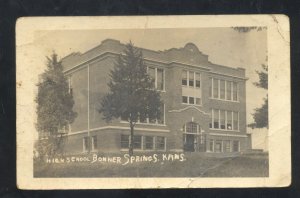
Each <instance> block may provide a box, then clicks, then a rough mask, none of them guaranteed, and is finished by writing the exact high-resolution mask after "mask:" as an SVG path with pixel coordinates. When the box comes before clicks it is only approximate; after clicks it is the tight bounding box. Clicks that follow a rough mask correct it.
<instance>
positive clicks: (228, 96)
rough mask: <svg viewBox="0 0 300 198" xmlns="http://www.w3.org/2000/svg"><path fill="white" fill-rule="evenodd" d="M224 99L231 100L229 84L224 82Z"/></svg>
mask: <svg viewBox="0 0 300 198" xmlns="http://www.w3.org/2000/svg"><path fill="white" fill-rule="evenodd" d="M226 84H227V85H226V99H227V100H231V82H229V81H227V82H226Z"/></svg>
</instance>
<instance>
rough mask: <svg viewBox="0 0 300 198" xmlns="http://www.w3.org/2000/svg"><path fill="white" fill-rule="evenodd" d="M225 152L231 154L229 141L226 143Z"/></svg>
mask: <svg viewBox="0 0 300 198" xmlns="http://www.w3.org/2000/svg"><path fill="white" fill-rule="evenodd" d="M224 151H225V152H230V141H229V140H226V141H224Z"/></svg>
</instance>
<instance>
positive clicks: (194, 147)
mask: <svg viewBox="0 0 300 198" xmlns="http://www.w3.org/2000/svg"><path fill="white" fill-rule="evenodd" d="M183 150H184V151H187V152H195V151H201V152H205V136H204V134H203V131H202V130H201V127H200V125H199V124H197V123H196V122H188V123H186V124H185V125H183Z"/></svg>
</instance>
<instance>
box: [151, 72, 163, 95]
mask: <svg viewBox="0 0 300 198" xmlns="http://www.w3.org/2000/svg"><path fill="white" fill-rule="evenodd" d="M148 74H149V76H150V77H151V78H152V79H153V80H154V88H155V89H157V90H161V91H164V90H165V72H164V69H161V68H156V67H148Z"/></svg>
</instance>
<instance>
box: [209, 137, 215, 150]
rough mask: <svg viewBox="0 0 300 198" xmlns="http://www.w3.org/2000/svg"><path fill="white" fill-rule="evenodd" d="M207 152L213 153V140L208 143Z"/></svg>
mask: <svg viewBox="0 0 300 198" xmlns="http://www.w3.org/2000/svg"><path fill="white" fill-rule="evenodd" d="M209 151H211V152H214V140H210V141H209Z"/></svg>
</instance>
